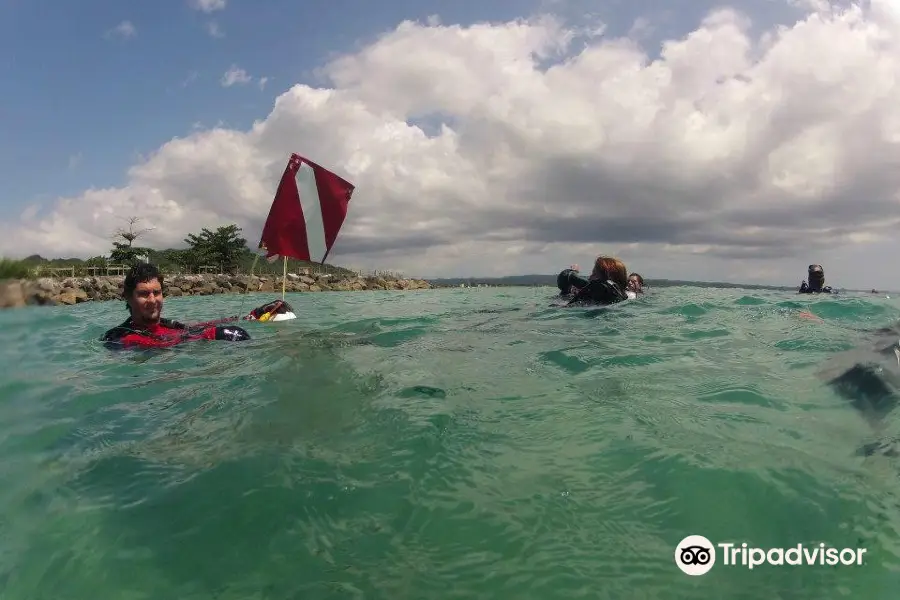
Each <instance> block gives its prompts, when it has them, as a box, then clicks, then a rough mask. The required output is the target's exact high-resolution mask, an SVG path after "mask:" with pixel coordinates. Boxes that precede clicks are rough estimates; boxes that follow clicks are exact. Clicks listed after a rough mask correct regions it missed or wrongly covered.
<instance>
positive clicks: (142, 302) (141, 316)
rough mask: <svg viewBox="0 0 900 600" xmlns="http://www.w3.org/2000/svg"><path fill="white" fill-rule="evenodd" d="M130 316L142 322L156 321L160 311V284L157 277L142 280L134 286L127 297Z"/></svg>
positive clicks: (161, 301)
mask: <svg viewBox="0 0 900 600" xmlns="http://www.w3.org/2000/svg"><path fill="white" fill-rule="evenodd" d="M128 306H129V307H131V316H132V317H133V318H135V319H136V320H139V321H142V322H144V323H156V322H157V321H159V316H160V314H161V313H162V306H163V295H162V286H161V285H160V283H159V280H158V279H151V280H150V281H142V282H140V283H138V284H137V286H136V287H135V288H134V293H132V294H131V298H129V299H128Z"/></svg>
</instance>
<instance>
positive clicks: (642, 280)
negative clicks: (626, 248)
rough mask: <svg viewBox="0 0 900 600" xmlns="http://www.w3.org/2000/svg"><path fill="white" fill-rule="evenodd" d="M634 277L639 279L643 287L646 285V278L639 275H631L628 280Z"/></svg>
mask: <svg viewBox="0 0 900 600" xmlns="http://www.w3.org/2000/svg"><path fill="white" fill-rule="evenodd" d="M632 277H637V280H638V283H640V284H641V285H644V278H643V277H641V276H640V275H639V274H638V273H632V274H631V275H629V276H628V279H631V278H632Z"/></svg>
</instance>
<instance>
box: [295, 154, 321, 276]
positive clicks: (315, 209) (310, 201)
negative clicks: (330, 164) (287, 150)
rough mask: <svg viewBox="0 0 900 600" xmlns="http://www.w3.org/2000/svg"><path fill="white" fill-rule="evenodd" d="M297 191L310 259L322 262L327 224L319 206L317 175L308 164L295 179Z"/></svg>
mask: <svg viewBox="0 0 900 600" xmlns="http://www.w3.org/2000/svg"><path fill="white" fill-rule="evenodd" d="M294 179H295V180H296V182H297V191H298V192H300V206H302V207H303V218H304V219H306V242H307V244H308V245H309V259H310V260H311V261H313V262H321V261H322V259H323V258H325V251H326V250H327V246H326V245H325V223H324V222H323V221H322V207H321V205H320V204H319V189H318V187H317V186H316V173H315V171H313V168H312V167H311V166H309V165H308V164H306V163H305V162H304V163H301V164H300V168H299V169H297V175H296V176H295V177H294Z"/></svg>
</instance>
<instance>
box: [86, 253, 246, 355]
mask: <svg viewBox="0 0 900 600" xmlns="http://www.w3.org/2000/svg"><path fill="white" fill-rule="evenodd" d="M162 284H163V276H162V274H161V273H160V272H159V270H158V269H157V268H156V266H154V265H152V264H149V263H140V264H137V265H135V266H133V267H132V268H131V270H130V271H129V272H128V275H126V277H125V289H124V294H123V296H124V297H125V304H126V305H127V306H128V312H129V313H130V315H129V317H128V318H127V319H126V320H125V321H124V322H123V323H122V324H121V325H118V326H116V327H113V328H112V329H110V330H109V331H107V332H106V333H105V334H104V335H103V337H102V338H100V341H102V342H104V344H105V345H106V347H107V348H110V349H114V348H126V347H134V346H137V347H143V348H163V347H168V346H174V345H176V344H180V343H182V342H187V341H194V340H228V341H233V342H238V341H243V340H249V339H250V334H248V333H247V332H246V331H245V330H244V329H243V328H242V327H238V326H236V325H216V324H215V322H209V323H199V324H197V325H192V326H190V327H189V326H187V325H185V324H183V323H179V322H178V321H172V320H170V319H164V318H162V307H163V293H162Z"/></svg>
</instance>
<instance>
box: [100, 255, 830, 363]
mask: <svg viewBox="0 0 900 600" xmlns="http://www.w3.org/2000/svg"><path fill="white" fill-rule="evenodd" d="M807 279H808V281H807V280H804V281H803V283H802V284H801V286H800V289H799V290H798V293H801V294H815V293H823V294H833V293H836V292H834V291H833V290H832V288H831V287H830V286H827V285H825V271H824V270H823V269H822V265H817V264H814V265H810V266H809V275H808V278H807ZM556 285H557V287H558V288H559V295H560V297H561V298H562V299H563V300H564V301H565V305H566V306H571V305H576V304H577V305H584V304H588V305H611V304H616V303H618V302H622V301H623V300H630V299H635V298H637V296H638V295H639V294H643V293H644V278H643V277H642V276H641V275H640V274H639V273H631V274H628V270H627V269H626V268H625V263H623V262H622V261H621V260H619V259H618V258H614V257H610V256H599V257H597V260H596V261H594V268H593V270H592V271H591V274H590V275H589V276H588V277H584V276H583V275H581V274H580V272H579V269H578V265H572V266H570V267H569V268H567V269H563V270H562V271H561V272H560V273H559V275H558V276H557V278H556ZM123 296H124V299H125V304H126V306H127V308H128V314H129V316H128V318H127V319H126V320H125V321H124V322H123V323H121V324H120V325H118V326H116V327H113V328H112V329H110V330H109V331H107V332H106V333H105V334H104V335H103V337H102V338H101V341H102V342H104V344H105V345H106V346H107V347H109V348H122V347H129V346H130V347H135V346H137V347H144V348H151V347H167V346H173V345H175V344H179V343H181V342H184V341H190V340H204V339H205V340H229V341H242V340H249V339H250V334H249V333H247V331H246V330H245V329H244V328H242V327H239V326H238V325H234V324H227V323H229V322H232V321H237V320H248V321H269V320H272V321H278V320H281V319H282V318H294V315H293V309H292V308H291V306H290V305H289V304H287V303H286V302H284V301H283V300H276V301H274V302H269V303H267V304H264V305H263V306H260V307H257V308H254V309H253V310H251V311H250V312H249V313H247V314H246V315H244V316H243V317H226V318H224V319H219V320H217V321H207V322H204V323H197V324H194V325H190V326H188V325H185V324H183V323H180V322H178V321H173V320H170V319H164V318H162V307H163V275H162V274H161V273H160V272H159V269H157V267H156V266H155V265H152V264H149V263H140V264H137V265H135V266H134V267H132V269H131V270H130V271H129V272H128V274H127V276H126V277H125V284H124V290H123Z"/></svg>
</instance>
